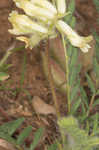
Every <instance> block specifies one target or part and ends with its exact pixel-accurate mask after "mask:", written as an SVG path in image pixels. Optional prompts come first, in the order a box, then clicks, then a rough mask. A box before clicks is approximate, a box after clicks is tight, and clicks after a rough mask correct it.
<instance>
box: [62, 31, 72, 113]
mask: <svg viewBox="0 0 99 150" xmlns="http://www.w3.org/2000/svg"><path fill="white" fill-rule="evenodd" d="M61 35H62V43H63V47H64V53H65V63H66V73H65V75H66V92H67V93H66V94H67V103H68V113H70V109H71V108H70V107H71V106H70V105H71V103H70V86H69V67H68V55H67V50H66V43H65V39H64V35H63V34H61Z"/></svg>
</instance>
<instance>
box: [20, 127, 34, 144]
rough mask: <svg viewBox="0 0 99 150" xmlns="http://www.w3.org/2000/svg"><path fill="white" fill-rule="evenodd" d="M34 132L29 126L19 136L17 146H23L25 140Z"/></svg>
mask: <svg viewBox="0 0 99 150" xmlns="http://www.w3.org/2000/svg"><path fill="white" fill-rule="evenodd" d="M31 131H32V126H28V127H27V128H25V129H24V130H23V131H22V132H21V134H20V135H19V136H18V139H17V144H18V145H22V144H23V142H24V140H25V139H26V138H27V137H28V136H29V134H30V133H31Z"/></svg>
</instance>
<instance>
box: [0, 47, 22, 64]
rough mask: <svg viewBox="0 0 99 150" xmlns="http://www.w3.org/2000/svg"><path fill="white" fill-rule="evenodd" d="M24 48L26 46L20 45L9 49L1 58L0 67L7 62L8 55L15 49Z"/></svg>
mask: <svg viewBox="0 0 99 150" xmlns="http://www.w3.org/2000/svg"><path fill="white" fill-rule="evenodd" d="M23 48H24V46H22V47H18V48H14V49H11V50H7V52H6V54H5V55H4V57H3V58H2V59H1V61H0V67H1V66H2V65H3V64H4V63H5V62H6V60H7V59H8V57H9V56H10V55H11V54H12V53H13V52H15V51H19V50H22V49H23Z"/></svg>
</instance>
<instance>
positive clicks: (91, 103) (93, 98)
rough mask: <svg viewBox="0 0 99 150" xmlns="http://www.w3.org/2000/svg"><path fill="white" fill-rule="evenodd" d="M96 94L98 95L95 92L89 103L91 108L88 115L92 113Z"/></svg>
mask: <svg viewBox="0 0 99 150" xmlns="http://www.w3.org/2000/svg"><path fill="white" fill-rule="evenodd" d="M95 96H96V94H93V96H92V98H91V101H90V104H89V110H88V112H87V116H89V114H90V112H91V110H92V105H93V103H94V100H95Z"/></svg>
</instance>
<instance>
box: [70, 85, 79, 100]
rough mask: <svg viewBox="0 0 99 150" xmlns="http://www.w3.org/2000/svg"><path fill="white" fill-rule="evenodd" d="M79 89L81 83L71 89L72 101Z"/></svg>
mask: <svg viewBox="0 0 99 150" xmlns="http://www.w3.org/2000/svg"><path fill="white" fill-rule="evenodd" d="M78 89H79V84H77V85H76V86H74V87H73V89H72V91H71V95H70V100H71V102H72V101H73V100H75V97H76V96H77V92H78Z"/></svg>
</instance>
